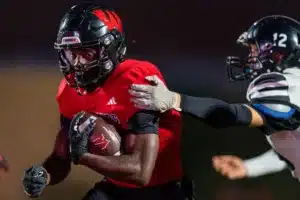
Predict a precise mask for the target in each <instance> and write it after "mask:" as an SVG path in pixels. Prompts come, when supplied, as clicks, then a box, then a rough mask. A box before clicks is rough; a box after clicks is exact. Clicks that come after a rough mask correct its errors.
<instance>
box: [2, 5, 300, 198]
mask: <svg viewBox="0 0 300 200" xmlns="http://www.w3.org/2000/svg"><path fill="white" fill-rule="evenodd" d="M78 2H81V1H70V0H69V1H68V0H60V1H58V0H53V1H38V0H27V1H16V0H10V1H8V0H6V1H5V0H2V1H1V2H0V18H1V22H0V23H1V30H0V38H1V42H0V53H1V54H0V58H1V60H2V62H1V63H2V64H1V67H2V68H3V69H5V70H2V71H1V72H2V76H1V77H0V78H1V84H2V85H1V86H0V88H2V89H1V90H2V91H4V93H5V95H4V98H3V99H2V101H3V104H2V105H1V109H2V110H3V109H4V111H6V112H7V113H11V114H8V117H7V116H6V119H5V120H4V127H6V128H7V129H8V131H4V133H3V135H4V136H3V137H4V139H3V138H2V142H0V144H1V145H2V146H0V150H1V152H3V153H4V154H6V155H7V156H8V158H9V159H11V160H12V161H11V164H12V171H11V174H10V175H9V176H11V177H12V178H11V179H10V178H9V176H8V177H6V178H5V179H4V180H3V181H2V180H1V183H0V185H1V187H0V199H7V200H10V199H11V200H13V199H14V200H19V199H20V200H21V199H26V197H25V196H24V195H23V194H22V193H21V192H20V191H21V189H20V188H21V186H20V182H18V181H19V180H20V177H21V176H22V169H24V168H26V167H28V165H30V164H32V163H36V162H39V161H40V160H41V159H43V158H44V157H45V156H46V155H47V152H49V151H50V149H51V144H50V145H48V146H47V145H43V144H42V143H45V144H46V143H47V141H46V139H49V137H50V136H49V137H48V136H47V137H46V136H45V135H44V134H46V133H44V132H47V133H48V132H49V131H45V130H43V131H42V133H40V131H39V133H38V134H37V133H36V132H37V130H38V129H37V125H36V123H35V122H36V121H35V120H36V116H32V117H28V115H29V114H32V113H33V112H36V113H37V114H41V115H43V118H47V119H48V120H50V116H51V117H52V119H51V120H52V121H54V120H53V119H55V116H56V112H53V110H54V107H55V106H56V105H55V99H54V97H55V90H56V87H57V84H58V81H59V78H60V76H59V74H58V73H59V69H58V67H57V60H56V52H55V51H54V50H53V42H54V40H55V37H56V30H57V27H58V24H59V20H60V18H61V17H62V16H63V14H64V12H66V11H67V9H68V8H69V7H70V6H71V5H73V4H75V3H78ZM94 2H97V1H94ZM98 2H101V1H98ZM107 2H109V3H110V4H111V5H112V6H114V7H115V8H116V10H117V11H118V12H119V14H120V16H121V18H122V19H123V23H124V26H125V29H126V33H127V38H128V46H129V48H128V51H129V54H128V56H129V57H136V58H139V59H146V60H149V61H152V62H153V63H155V64H157V66H158V67H159V68H160V69H161V71H162V72H163V74H164V76H165V78H166V80H167V82H168V84H169V87H170V88H172V89H174V90H177V91H180V92H183V93H187V94H190V95H198V96H211V97H218V98H221V99H223V100H226V101H229V102H244V101H245V90H246V86H247V85H246V83H229V82H228V80H227V77H226V69H225V66H224V58H225V56H227V55H235V54H238V53H239V48H238V46H237V45H236V43H235V40H236V39H237V37H238V36H239V35H240V33H242V32H243V31H245V30H246V29H247V28H248V27H249V26H250V25H251V24H252V23H253V22H254V21H256V20H257V19H259V18H261V17H263V16H265V15H270V14H284V15H288V16H290V17H293V18H295V19H297V20H300V14H299V7H300V2H299V1H297V0H285V1H284V0H263V1H262V0H252V1H246V0H240V1H238V0H228V1H221V0H219V1H217V0H185V1H174V0H173V1H171V0H164V1H162V0H151V1H150V0H122V1H121V0H110V1H107ZM47 84H49V86H48V85H47ZM48 91H49V92H48ZM38 103H40V104H41V105H40V106H39V107H37V108H36V107H34V106H37V105H38ZM43 103H44V104H43ZM45 109H48V110H49V112H45V111H46V110H45ZM32 110H39V111H32ZM42 110H44V111H42ZM4 111H3V112H4ZM15 115H18V116H23V117H24V118H25V119H26V118H30V119H31V121H30V123H25V122H23V121H24V120H21V122H19V125H18V127H19V128H18V127H13V126H11V125H10V124H12V122H11V121H10V120H14V119H15ZM32 115H33V114H32ZM19 119H20V117H19ZM44 121H46V120H44ZM185 121H186V126H185V130H184V133H185V134H184V137H183V152H184V166H185V168H186V170H187V173H188V174H189V175H190V176H191V177H193V178H194V179H195V180H196V186H197V194H198V199H215V200H231V199H232V200H235V199H244V200H246V199H247V200H248V199H249V200H250V199H256V200H260V199H263V200H269V199H272V200H273V199H278V200H279V199H281V200H292V199H299V195H300V191H299V183H297V182H296V181H295V180H292V178H291V177H290V174H289V172H288V171H285V172H281V173H277V174H274V175H268V176H264V177H261V178H257V179H250V180H245V181H228V180H226V179H225V178H222V177H221V176H219V175H218V174H216V173H215V172H214V171H213V169H212V168H211V156H212V155H216V154H235V155H238V156H241V157H244V158H248V157H252V156H255V155H259V154H260V153H263V152H264V151H265V150H267V149H268V145H267V144H266V142H265V140H264V136H263V135H262V134H261V133H260V132H259V131H257V130H254V129H248V128H231V129H224V130H218V131H216V130H212V129H210V128H208V127H206V126H205V125H203V124H201V122H198V121H195V120H193V119H191V118H189V117H188V116H186V117H185ZM41 123H42V125H41V124H39V125H38V126H39V127H42V128H45V127H46V128H48V129H51V130H52V132H51V131H50V132H49V134H53V130H55V129H54V128H53V126H54V125H55V124H56V123H55V122H49V121H48V122H47V123H46V122H41ZM22 125H23V126H24V127H23V128H22ZM30 125H31V126H30ZM51 127H52V128H51ZM26 131H27V132H28V134H31V136H30V137H32V138H31V139H29V136H26V135H24V133H27V132H26ZM20 132H22V134H21V133H20ZM33 132H35V133H33ZM34 134H35V135H34ZM11 135H13V137H15V135H18V137H21V138H22V139H19V140H23V143H22V144H23V146H24V148H26V149H27V151H29V152H31V153H27V154H26V155H24V156H23V155H22V156H20V155H19V154H18V153H17V152H21V153H23V152H26V150H24V149H21V150H19V151H18V150H16V149H15V148H12V146H11V143H16V141H15V140H14V139H12V136H11ZM8 136H10V137H8ZM54 136H55V135H54ZM5 137H8V139H5ZM52 137H53V136H51V137H50V138H52ZM37 138H38V139H39V140H41V141H43V142H41V144H39V145H37V146H36V147H35V142H34V141H35V140H37ZM24 141H26V142H24ZM26 145H27V146H28V147H27V146H26ZM45 146H46V147H45ZM40 149H41V150H40ZM41 152H42V153H41ZM18 156H19V157H22V158H23V160H24V157H28V159H27V160H26V161H18V160H19V158H18ZM18 162H19V163H18ZM14 163H15V167H14V166H13V165H14ZM16 163H18V164H16ZM171 167H172V166H170V168H171ZM14 170H15V174H12V173H13V172H14ZM80 170H83V169H80ZM80 170H77V171H76V170H75V171H76V173H74V174H72V175H71V178H69V179H68V180H66V182H65V183H63V184H62V185H61V186H59V185H58V186H55V187H53V188H51V189H49V190H48V192H46V194H45V195H44V196H43V197H42V198H41V199H44V200H46V199H53V198H57V199H70V198H71V197H72V195H73V196H74V199H80V197H81V196H82V195H83V194H84V192H85V190H86V189H87V188H86V182H88V181H86V182H84V181H81V179H83V180H84V179H86V178H87V176H88V175H83V174H82V173H81V172H80ZM86 173H87V174H88V173H90V172H86ZM18 176H20V177H18ZM88 177H93V176H92V175H89V176H88ZM5 180H6V181H5ZM9 184H14V185H9ZM15 184H19V185H15ZM89 184H91V183H89ZM5 187H6V188H9V189H7V190H6V189H4V188H5ZM14 187H17V188H18V190H20V191H18V192H15V189H14ZM83 188H84V189H83ZM49 191H51V192H49ZM12 193H14V194H12ZM62 196H64V198H62Z"/></svg>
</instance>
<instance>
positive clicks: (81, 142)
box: [69, 112, 95, 164]
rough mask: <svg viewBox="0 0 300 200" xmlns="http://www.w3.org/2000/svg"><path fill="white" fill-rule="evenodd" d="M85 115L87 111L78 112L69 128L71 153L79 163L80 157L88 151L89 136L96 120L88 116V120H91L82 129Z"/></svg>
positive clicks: (75, 162) (73, 159) (74, 161)
mask: <svg viewBox="0 0 300 200" xmlns="http://www.w3.org/2000/svg"><path fill="white" fill-rule="evenodd" d="M84 115H85V112H80V113H78V114H77V115H76V116H75V117H74V118H73V119H72V122H71V126H70V129H69V140H70V153H71V159H72V161H73V163H74V164H78V160H79V159H80V157H81V156H82V155H83V154H85V153H87V152H88V141H89V136H90V135H91V134H92V132H93V130H94V127H95V120H94V119H92V118H88V119H87V120H90V121H89V123H87V125H86V127H85V128H84V129H83V130H81V127H82V126H81V125H82V124H83V123H84V121H83V117H84Z"/></svg>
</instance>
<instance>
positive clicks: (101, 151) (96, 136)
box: [79, 112, 121, 156]
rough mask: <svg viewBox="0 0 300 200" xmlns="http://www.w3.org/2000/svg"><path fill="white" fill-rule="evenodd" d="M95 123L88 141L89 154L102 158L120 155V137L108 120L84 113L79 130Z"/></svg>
mask: <svg viewBox="0 0 300 200" xmlns="http://www.w3.org/2000/svg"><path fill="white" fill-rule="evenodd" d="M90 123H95V126H94V130H93V132H92V135H91V136H90V139H89V146H88V147H89V152H90V153H93V154H97V155H103V156H117V155H120V154H121V137H120V135H119V133H118V131H117V129H116V128H115V126H114V125H113V123H112V122H110V121H109V120H106V119H104V118H103V117H100V116H97V115H95V114H91V113H87V112H84V114H83V116H82V117H81V119H80V122H79V124H80V125H79V129H84V127H86V126H87V125H88V124H90Z"/></svg>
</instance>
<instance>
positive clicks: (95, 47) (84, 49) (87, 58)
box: [56, 34, 125, 94]
mask: <svg viewBox="0 0 300 200" xmlns="http://www.w3.org/2000/svg"><path fill="white" fill-rule="evenodd" d="M116 45H118V46H120V42H119V43H116V40H115V37H114V36H113V35H112V34H107V35H105V36H103V37H102V38H101V39H100V40H99V41H97V42H94V43H92V42H91V43H89V44H75V45H62V46H59V47H56V49H57V51H58V56H59V62H60V70H61V72H62V73H63V75H64V76H65V78H66V80H67V82H68V84H69V85H70V86H71V87H74V88H76V89H77V91H78V92H79V93H80V94H85V93H86V92H92V91H94V90H95V89H96V88H97V87H99V86H101V85H102V84H103V83H104V81H105V80H106V78H107V77H108V75H109V74H110V73H111V72H112V71H113V69H114V68H115V67H116V66H117V65H118V64H119V62H120V61H121V59H123V56H124V54H125V52H124V50H123V49H120V47H119V48H117V46H116ZM121 50H122V51H123V52H124V54H122V52H119V51H121Z"/></svg>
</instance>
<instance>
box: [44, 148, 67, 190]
mask: <svg viewBox="0 0 300 200" xmlns="http://www.w3.org/2000/svg"><path fill="white" fill-rule="evenodd" d="M43 167H44V168H45V169H46V170H47V173H48V174H49V176H48V182H49V185H55V184H58V183H60V182H62V181H63V180H64V179H65V178H66V177H67V176H68V175H69V173H70V170H71V161H70V160H67V159H63V158H60V157H58V156H56V155H55V154H54V153H52V154H51V155H50V156H49V157H48V158H47V159H46V160H45V161H44V162H43Z"/></svg>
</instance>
